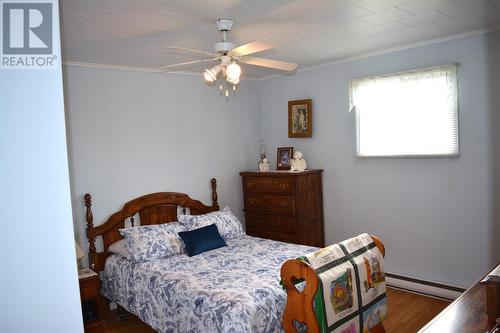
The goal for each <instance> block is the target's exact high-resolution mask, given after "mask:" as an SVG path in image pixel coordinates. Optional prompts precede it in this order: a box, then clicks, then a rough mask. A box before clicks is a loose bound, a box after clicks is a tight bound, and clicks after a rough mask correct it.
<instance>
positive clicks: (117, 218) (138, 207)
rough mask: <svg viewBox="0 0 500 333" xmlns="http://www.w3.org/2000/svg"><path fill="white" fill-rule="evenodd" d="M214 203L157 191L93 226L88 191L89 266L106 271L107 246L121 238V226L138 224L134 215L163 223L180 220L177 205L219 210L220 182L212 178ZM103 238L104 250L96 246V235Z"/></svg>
mask: <svg viewBox="0 0 500 333" xmlns="http://www.w3.org/2000/svg"><path fill="white" fill-rule="evenodd" d="M211 187H212V205H211V206H206V205H204V204H203V203H202V202H201V201H198V200H194V199H191V197H189V195H187V194H184V193H176V192H158V193H151V194H147V195H144V196H142V197H139V198H136V199H133V200H131V201H129V202H127V203H126V204H125V205H123V208H122V209H120V210H119V211H117V212H116V213H114V214H112V215H111V216H110V217H109V218H108V219H107V220H106V221H105V222H104V223H103V224H101V225H98V226H96V227H94V217H93V215H92V197H91V195H90V194H89V193H87V194H85V196H84V199H85V207H86V210H87V211H86V220H87V239H88V241H89V265H90V267H92V268H93V269H94V270H95V271H96V272H100V271H102V270H104V263H105V262H106V258H108V256H109V255H110V253H108V247H109V246H110V245H111V244H113V243H114V242H116V241H119V240H120V239H122V236H121V234H120V231H119V229H121V228H125V221H126V220H127V219H130V225H131V226H135V224H136V221H135V218H134V216H136V215H137V214H139V217H140V224H141V225H149V224H162V223H167V222H174V221H177V209H178V206H181V207H183V213H184V214H185V213H186V208H189V211H190V214H191V215H200V214H206V213H209V212H213V211H216V210H219V205H218V203H217V181H216V180H215V178H212V180H211ZM97 237H102V241H103V251H102V252H98V251H97V249H96V245H95V242H96V238H97Z"/></svg>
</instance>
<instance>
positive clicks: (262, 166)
mask: <svg viewBox="0 0 500 333" xmlns="http://www.w3.org/2000/svg"><path fill="white" fill-rule="evenodd" d="M259 171H260V172H268V171H269V160H268V159H267V158H266V157H264V158H262V160H261V161H260V163H259Z"/></svg>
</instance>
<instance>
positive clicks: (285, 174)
mask: <svg viewBox="0 0 500 333" xmlns="http://www.w3.org/2000/svg"><path fill="white" fill-rule="evenodd" d="M317 172H323V169H306V170H304V171H301V172H290V171H286V170H276V171H266V172H262V171H259V170H249V171H241V172H240V176H255V177H288V176H293V175H299V174H308V173H317Z"/></svg>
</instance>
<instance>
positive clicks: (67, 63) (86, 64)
mask: <svg viewBox="0 0 500 333" xmlns="http://www.w3.org/2000/svg"><path fill="white" fill-rule="evenodd" d="M498 30H500V26H495V27H491V28H487V29H480V30H474V31H470V32H466V33H461V34H456V35H451V36H446V37H442V38H435V39H430V40H427V41H422V42H416V43H409V44H405V45H402V46H398V47H392V48H386V49H381V50H378V51H373V52H367V53H363V54H360V55H357V56H351V57H345V58H340V59H337V60H333V61H328V62H325V63H322V64H318V65H312V66H306V67H302V68H299V69H298V70H297V71H296V72H294V73H293V74H295V73H301V72H307V71H310V70H315V69H319V68H323V67H328V66H333V65H338V64H342V63H346V62H351V61H355V60H361V59H366V58H370V57H374V56H379V55H384V54H389V53H393V52H398V51H404V50H408V49H413V48H416V47H422V46H427V45H433V44H438V43H443V42H447V41H452V40H456V39H462V38H466V37H471V36H475V35H480V34H485V33H489V32H494V31H498ZM62 63H63V65H65V66H75V67H87V68H103V69H114V70H127V71H138V72H149V73H159V74H174V75H186V76H196V77H200V76H201V74H200V73H199V72H191V71H174V72H165V71H162V70H159V69H157V68H149V67H139V66H121V65H112V64H100V63H91V62H82V61H63V62H62ZM293 74H271V75H268V76H264V77H261V78H245V80H247V81H266V80H270V79H274V78H277V77H284V76H290V75H293Z"/></svg>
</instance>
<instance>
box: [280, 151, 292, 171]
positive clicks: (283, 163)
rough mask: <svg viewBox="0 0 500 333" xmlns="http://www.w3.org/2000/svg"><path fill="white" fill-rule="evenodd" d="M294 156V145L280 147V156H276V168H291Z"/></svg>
mask: <svg viewBox="0 0 500 333" xmlns="http://www.w3.org/2000/svg"><path fill="white" fill-rule="evenodd" d="M292 158H293V147H280V148H278V156H277V158H276V170H290V165H291V162H292Z"/></svg>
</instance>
